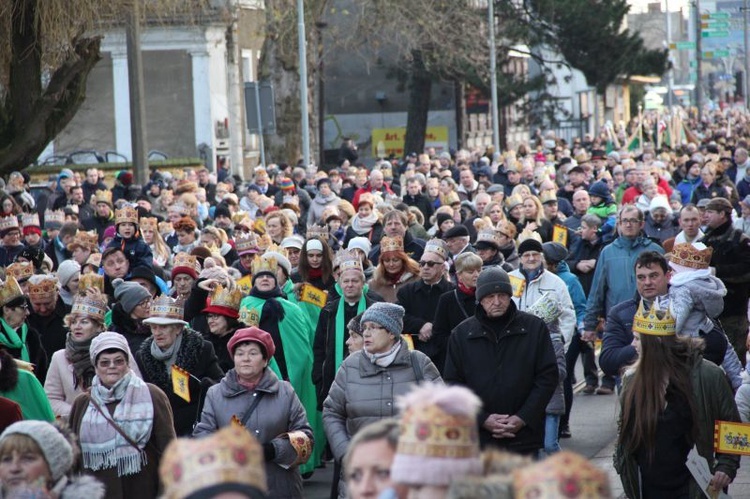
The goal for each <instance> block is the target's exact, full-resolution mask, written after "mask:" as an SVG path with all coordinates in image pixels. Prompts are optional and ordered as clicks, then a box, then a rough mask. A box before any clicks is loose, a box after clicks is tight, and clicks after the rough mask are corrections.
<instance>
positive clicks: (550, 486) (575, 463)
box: [513, 451, 612, 499]
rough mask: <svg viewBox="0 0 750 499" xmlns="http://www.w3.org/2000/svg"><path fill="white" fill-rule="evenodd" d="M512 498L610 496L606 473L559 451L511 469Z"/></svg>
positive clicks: (576, 457) (593, 497)
mask: <svg viewBox="0 0 750 499" xmlns="http://www.w3.org/2000/svg"><path fill="white" fill-rule="evenodd" d="M513 489H514V492H515V494H514V497H535V498H537V499H553V498H558V497H575V498H577V499H599V498H604V499H606V498H610V497H612V491H611V490H610V488H609V477H608V476H607V473H606V472H604V471H603V470H600V469H599V468H597V467H596V466H594V465H593V464H591V463H590V462H589V461H588V460H586V459H585V458H583V457H581V456H579V455H578V454H575V453H573V452H570V451H562V452H558V453H556V454H553V455H552V456H550V457H548V458H547V459H545V460H544V461H540V462H537V463H534V464H531V465H529V466H523V467H520V468H516V469H515V470H513Z"/></svg>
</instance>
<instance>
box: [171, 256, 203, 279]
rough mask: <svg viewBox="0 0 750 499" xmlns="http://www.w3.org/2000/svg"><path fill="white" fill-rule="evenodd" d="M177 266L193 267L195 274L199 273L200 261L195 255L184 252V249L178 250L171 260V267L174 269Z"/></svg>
mask: <svg viewBox="0 0 750 499" xmlns="http://www.w3.org/2000/svg"><path fill="white" fill-rule="evenodd" d="M177 267H187V268H189V269H193V270H195V272H196V274H199V273H200V271H201V264H200V262H198V258H197V257H196V256H195V255H191V254H189V253H185V252H184V251H180V252H179V253H177V254H176V255H175V256H174V260H173V261H172V268H173V269H176V268H177Z"/></svg>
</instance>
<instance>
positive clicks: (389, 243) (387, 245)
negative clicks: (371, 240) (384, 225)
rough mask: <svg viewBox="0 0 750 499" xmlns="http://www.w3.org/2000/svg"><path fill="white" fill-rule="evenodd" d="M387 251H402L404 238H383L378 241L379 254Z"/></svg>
mask: <svg viewBox="0 0 750 499" xmlns="http://www.w3.org/2000/svg"><path fill="white" fill-rule="evenodd" d="M389 251H404V238H402V237H401V236H395V237H388V236H385V237H383V238H382V239H381V240H380V254H381V255H382V254H383V253H387V252H389Z"/></svg>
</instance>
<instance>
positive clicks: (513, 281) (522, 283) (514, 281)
mask: <svg viewBox="0 0 750 499" xmlns="http://www.w3.org/2000/svg"><path fill="white" fill-rule="evenodd" d="M508 277H510V287H511V288H513V296H514V297H515V298H520V297H521V295H522V294H523V290H524V289H526V279H521V278H520V277H516V276H514V275H509V276H508Z"/></svg>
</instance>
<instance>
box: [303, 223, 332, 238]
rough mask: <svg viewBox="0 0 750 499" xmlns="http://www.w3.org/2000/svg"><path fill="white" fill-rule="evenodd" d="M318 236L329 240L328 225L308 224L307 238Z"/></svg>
mask: <svg viewBox="0 0 750 499" xmlns="http://www.w3.org/2000/svg"><path fill="white" fill-rule="evenodd" d="M314 237H317V238H319V239H322V240H323V241H328V226H327V225H308V226H307V239H312V238H314Z"/></svg>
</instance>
